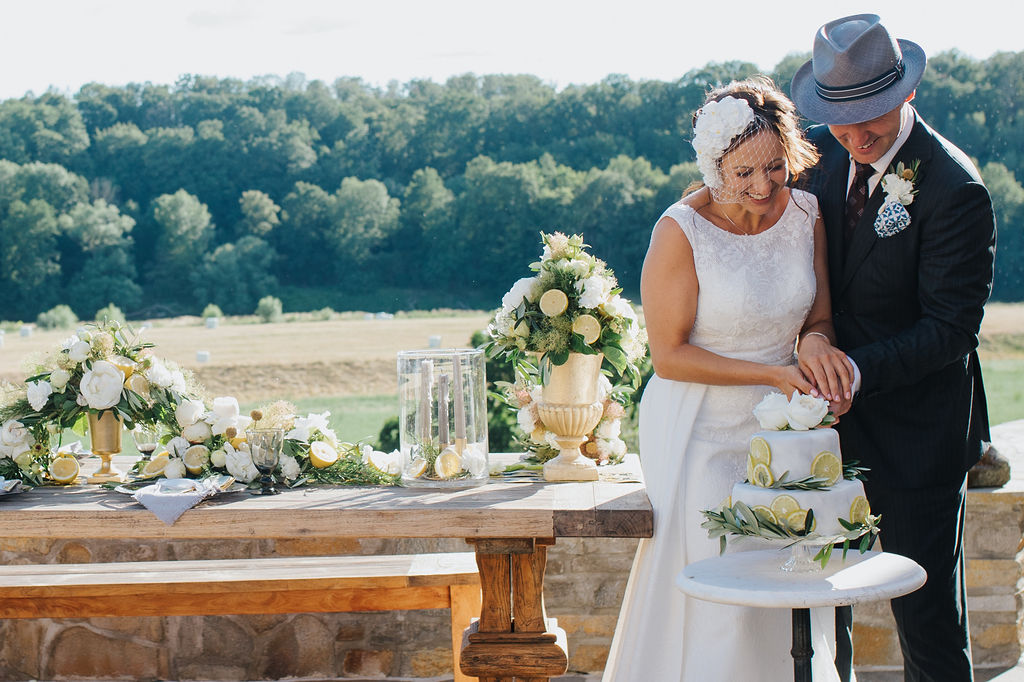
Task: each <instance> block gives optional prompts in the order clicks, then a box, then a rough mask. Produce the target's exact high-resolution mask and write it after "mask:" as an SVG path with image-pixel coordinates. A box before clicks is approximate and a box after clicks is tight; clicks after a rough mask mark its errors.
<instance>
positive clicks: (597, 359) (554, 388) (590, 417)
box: [537, 353, 604, 481]
mask: <svg viewBox="0 0 1024 682" xmlns="http://www.w3.org/2000/svg"><path fill="white" fill-rule="evenodd" d="M603 360H604V356H603V355H601V354H597V355H585V354H583V353H571V354H570V355H569V359H568V361H566V363H565V364H563V365H552V367H551V372H550V373H549V375H548V376H547V379H546V381H545V383H544V388H543V392H542V396H541V401H540V403H539V404H538V405H537V413H538V414H539V415H540V418H541V421H543V422H544V426H545V427H547V429H548V430H549V431H551V432H553V433H554V434H555V436H556V437H555V442H557V443H558V447H559V448H561V449H560V450H559V452H558V456H557V457H555V458H554V459H551V460H549V461H548V462H547V463H545V464H544V479H545V480H548V481H596V480H597V463H596V462H594V460H592V459H590V458H589V457H585V456H584V455H583V453H582V452H580V445H582V444H583V442H584V441H585V440H586V439H587V436H588V435H589V434H590V432H591V431H592V430H593V429H594V427H595V426H597V422H599V421H601V415H602V414H603V412H604V406H603V405H602V403H601V401H599V400H598V397H597V396H598V381H599V379H600V378H601V362H602V361H603Z"/></svg>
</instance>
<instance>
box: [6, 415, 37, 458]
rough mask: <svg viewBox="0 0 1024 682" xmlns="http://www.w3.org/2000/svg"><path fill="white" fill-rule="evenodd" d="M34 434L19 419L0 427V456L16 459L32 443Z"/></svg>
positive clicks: (10, 420) (8, 421) (11, 420)
mask: <svg viewBox="0 0 1024 682" xmlns="http://www.w3.org/2000/svg"><path fill="white" fill-rule="evenodd" d="M31 440H32V434H31V433H30V432H29V430H28V429H26V428H25V425H24V424H22V423H21V422H20V421H18V420H17V419H8V420H7V421H5V422H4V423H3V426H0V456H6V457H14V456H15V452H19V453H20V452H21V451H22V450H24V449H25V447H26V446H27V445H28V444H29V443H30V442H31Z"/></svg>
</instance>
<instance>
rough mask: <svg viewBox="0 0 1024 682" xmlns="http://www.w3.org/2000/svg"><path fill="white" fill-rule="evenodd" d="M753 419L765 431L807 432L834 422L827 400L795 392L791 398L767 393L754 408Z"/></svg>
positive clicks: (780, 394)
mask: <svg viewBox="0 0 1024 682" xmlns="http://www.w3.org/2000/svg"><path fill="white" fill-rule="evenodd" d="M754 417H755V418H756V419H757V423H758V424H760V425H761V428H762V429H764V430H766V431H790V430H791V431H807V430H809V429H815V428H818V427H819V426H829V425H831V424H833V423H834V422H835V416H834V415H833V414H832V413H830V412H829V411H828V401H827V400H825V399H824V398H815V397H813V396H810V395H805V394H801V393H796V392H794V393H793V397H792V398H787V397H786V396H785V395H783V394H782V393H769V394H768V395H766V396H765V397H764V399H763V400H762V401H761V402H760V403H758V404H757V406H756V407H755V408H754Z"/></svg>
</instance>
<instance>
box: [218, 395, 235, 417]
mask: <svg viewBox="0 0 1024 682" xmlns="http://www.w3.org/2000/svg"><path fill="white" fill-rule="evenodd" d="M213 413H214V414H215V415H217V416H218V417H221V418H222V419H225V418H231V417H237V416H238V414H239V409H238V399H237V398H234V397H232V396H222V397H220V398H214V399H213Z"/></svg>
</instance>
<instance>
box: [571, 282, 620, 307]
mask: <svg viewBox="0 0 1024 682" xmlns="http://www.w3.org/2000/svg"><path fill="white" fill-rule="evenodd" d="M575 286H576V291H577V292H579V294H580V307H581V308H597V307H599V306H601V305H602V304H604V303H605V302H606V301H607V300H608V296H609V294H610V293H611V290H612V286H613V283H612V281H611V280H610V279H609V278H608V277H604V276H601V275H591V276H590V277H587V278H586V279H581V280H579V281H577V282H576V284H575Z"/></svg>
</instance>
